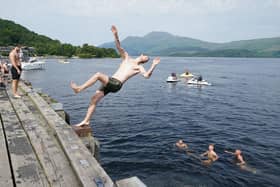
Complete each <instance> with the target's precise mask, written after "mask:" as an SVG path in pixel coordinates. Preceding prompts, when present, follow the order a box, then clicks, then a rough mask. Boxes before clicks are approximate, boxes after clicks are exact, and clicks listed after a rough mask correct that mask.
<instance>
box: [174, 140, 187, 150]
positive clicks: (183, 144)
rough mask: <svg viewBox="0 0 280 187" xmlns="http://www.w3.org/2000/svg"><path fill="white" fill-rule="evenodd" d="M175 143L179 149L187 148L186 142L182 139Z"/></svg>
mask: <svg viewBox="0 0 280 187" xmlns="http://www.w3.org/2000/svg"><path fill="white" fill-rule="evenodd" d="M175 145H176V147H178V148H179V149H188V144H186V143H185V142H184V141H183V140H182V139H180V140H178V141H177V142H176V144H175Z"/></svg>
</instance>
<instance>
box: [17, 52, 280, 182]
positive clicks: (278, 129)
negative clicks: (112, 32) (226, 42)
mask: <svg viewBox="0 0 280 187" xmlns="http://www.w3.org/2000/svg"><path fill="white" fill-rule="evenodd" d="M119 61H120V59H90V60H81V59H71V60H70V62H71V63H70V64H60V63H57V59H47V64H46V69H45V70H43V71H29V72H25V73H24V74H23V78H24V79H27V80H29V81H31V82H32V83H33V86H34V87H37V88H42V89H43V91H44V92H46V93H48V94H49V95H51V96H52V97H53V98H55V99H57V100H58V101H60V102H61V103H63V105H64V108H65V110H66V111H67V112H68V113H69V114H70V116H71V123H73V124H74V123H77V122H79V121H80V120H82V119H83V117H84V115H85V112H86V110H87V107H88V103H89V99H90V97H91V96H92V94H93V93H94V92H95V90H96V89H97V88H98V87H99V86H100V84H99V83H98V84H97V85H95V86H93V87H91V88H89V89H88V90H86V91H84V92H82V93H80V94H78V95H75V94H73V92H72V90H71V89H70V88H69V83H70V81H71V80H74V81H75V82H77V83H79V84H80V83H82V82H83V81H85V80H87V79H88V78H89V77H90V76H91V75H92V74H93V73H95V72H97V71H100V72H103V73H107V74H109V75H112V74H113V73H114V71H115V70H116V68H117V67H118V65H119ZM149 65H150V64H147V65H145V66H146V68H148V67H149ZM186 68H188V69H189V70H191V71H192V72H193V73H197V74H202V75H203V77H204V78H205V79H207V80H208V81H209V82H211V83H212V86H208V87H196V86H189V85H187V84H186V82H185V81H182V82H178V83H177V84H168V83H166V82H165V79H166V78H167V76H168V75H169V74H170V73H171V72H176V73H178V74H179V73H182V72H183V71H184V70H185V69H186ZM279 71H280V59H246V58H168V57H164V58H162V61H161V64H160V65H159V66H158V67H157V69H156V70H155V72H154V73H153V76H152V77H151V78H150V79H148V80H146V79H144V78H142V77H141V76H136V77H134V78H133V79H131V80H129V81H128V82H127V83H126V84H125V85H124V86H123V88H122V90H121V91H120V92H118V93H116V94H109V95H108V96H106V97H105V98H104V99H103V100H102V101H101V103H99V105H98V107H97V110H96V113H95V115H94V116H93V119H92V127H93V131H94V135H95V136H96V137H97V138H98V139H99V141H100V143H101V164H102V166H103V167H104V168H105V169H106V171H107V173H108V174H109V175H110V176H111V177H112V178H113V179H114V180H116V179H122V178H126V177H131V176H135V175H136V176H138V177H139V178H140V179H141V180H142V181H144V183H146V184H147V185H148V186H151V187H172V186H174V187H181V186H182V187H183V186H278V185H279V184H280V126H279V121H280V73H279ZM180 138H182V139H184V140H185V141H186V142H187V143H188V144H189V147H190V148H191V149H192V150H194V151H195V153H196V154H200V153H202V152H204V151H205V150H207V147H208V144H210V143H214V144H215V150H216V152H217V154H218V155H219V156H220V159H219V160H218V161H217V162H215V163H214V164H213V165H212V166H209V167H206V166H203V165H202V164H201V163H200V161H199V160H197V159H195V158H194V157H191V156H189V155H186V154H185V153H184V152H182V151H179V150H178V149H176V148H175V147H174V143H175V142H176V141H177V140H178V139H180ZM225 149H229V150H233V149H241V150H242V151H243V155H244V158H245V160H246V162H247V163H248V164H249V165H250V167H252V168H255V169H256V171H257V172H256V173H252V172H248V171H244V170H241V169H240V168H239V167H237V166H235V165H234V164H233V163H232V157H231V156H230V155H227V154H226V153H224V150H225Z"/></svg>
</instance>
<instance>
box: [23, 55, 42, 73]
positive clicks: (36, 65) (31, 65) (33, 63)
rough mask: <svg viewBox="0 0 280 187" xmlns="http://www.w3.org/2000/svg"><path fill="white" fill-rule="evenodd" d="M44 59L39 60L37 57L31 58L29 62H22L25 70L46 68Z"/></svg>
mask: <svg viewBox="0 0 280 187" xmlns="http://www.w3.org/2000/svg"><path fill="white" fill-rule="evenodd" d="M44 64H45V62H44V61H39V60H38V59H37V58H36V57H32V58H30V59H29V60H28V61H27V62H21V67H22V69H23V70H34V69H44Z"/></svg>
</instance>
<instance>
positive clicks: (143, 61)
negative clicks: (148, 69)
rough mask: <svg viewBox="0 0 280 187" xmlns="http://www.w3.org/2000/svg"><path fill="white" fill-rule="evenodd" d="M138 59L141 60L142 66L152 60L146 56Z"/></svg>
mask: <svg viewBox="0 0 280 187" xmlns="http://www.w3.org/2000/svg"><path fill="white" fill-rule="evenodd" d="M138 59H139V63H140V64H144V63H146V62H148V61H149V59H150V58H149V57H148V56H146V55H143V54H141V55H140V56H139V57H138Z"/></svg>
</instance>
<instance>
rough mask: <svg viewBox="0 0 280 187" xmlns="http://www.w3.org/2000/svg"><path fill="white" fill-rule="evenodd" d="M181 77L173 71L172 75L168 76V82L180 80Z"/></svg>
mask: <svg viewBox="0 0 280 187" xmlns="http://www.w3.org/2000/svg"><path fill="white" fill-rule="evenodd" d="M179 81H180V79H178V78H177V76H176V74H175V73H171V75H170V76H168V77H167V79H166V82H169V83H172V82H179Z"/></svg>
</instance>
